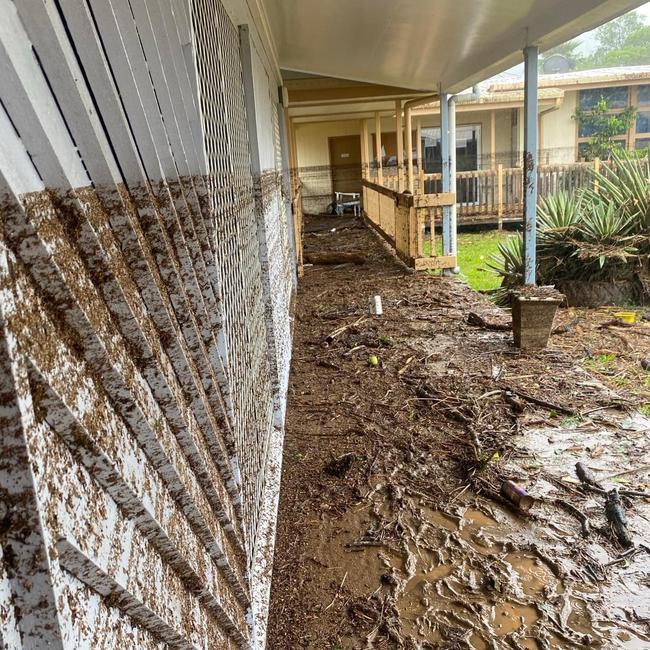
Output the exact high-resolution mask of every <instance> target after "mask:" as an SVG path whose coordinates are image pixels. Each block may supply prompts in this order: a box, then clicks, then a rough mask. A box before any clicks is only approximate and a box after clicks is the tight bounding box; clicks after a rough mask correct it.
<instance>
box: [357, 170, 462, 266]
mask: <svg viewBox="0 0 650 650" xmlns="http://www.w3.org/2000/svg"><path fill="white" fill-rule="evenodd" d="M361 185H362V191H363V214H364V217H365V218H366V220H367V221H368V222H369V223H370V224H371V225H372V226H373V227H374V228H375V229H376V230H377V231H378V232H379V233H380V234H381V235H382V237H384V238H385V239H386V240H387V241H388V242H389V243H390V244H391V246H392V247H393V248H394V249H395V252H396V253H397V255H398V256H399V257H400V258H401V259H402V260H403V261H404V262H405V263H406V264H408V265H409V266H411V267H412V268H414V269H416V270H424V269H447V268H454V267H455V266H456V258H455V257H454V256H443V255H436V241H435V226H436V217H437V216H438V214H439V212H440V211H441V208H443V207H444V206H450V205H453V204H454V203H455V202H456V195H455V194H454V193H453V192H446V193H440V194H416V195H413V194H411V193H410V192H397V191H395V190H393V189H390V188H388V187H385V186H384V185H380V184H378V183H373V182H371V181H369V180H368V179H364V180H363V181H362V183H361Z"/></svg>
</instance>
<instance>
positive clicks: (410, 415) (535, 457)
mask: <svg viewBox="0 0 650 650" xmlns="http://www.w3.org/2000/svg"><path fill="white" fill-rule="evenodd" d="M318 225H319V224H314V223H312V224H308V228H307V230H308V231H309V230H312V232H311V233H309V232H308V233H307V235H306V239H305V244H306V250H313V251H317V250H340V251H345V250H363V251H365V252H366V253H367V256H368V260H367V263H366V264H365V265H364V266H363V267H355V266H352V265H342V266H338V267H336V266H335V267H323V266H312V267H307V268H306V269H305V277H304V278H303V279H302V282H301V285H300V287H299V291H298V300H297V307H296V327H295V348H294V360H293V366H292V377H291V386H290V394H289V405H288V413H287V434H286V442H285V453H284V473H283V481H282V492H281V499H280V516H279V522H278V540H277V546H276V554H275V566H274V577H273V587H272V602H271V619H270V626H269V641H268V647H269V648H272V649H274V650H280V649H282V650H285V649H294V648H319V649H320V648H323V649H332V650H334V649H339V648H340V649H342V648H476V649H482V648H489V649H500V648H515V649H518V648H531V649H532V648H539V649H546V648H578V647H600V648H629V649H633V648H634V649H636V648H650V552H649V550H650V549H648V548H646V547H645V546H644V545H650V500H649V499H645V498H643V497H639V496H630V497H626V496H623V497H622V502H623V505H624V507H625V509H626V514H627V520H628V528H629V532H630V534H631V536H632V539H633V541H634V544H635V545H634V547H633V548H632V549H626V548H624V547H622V546H621V545H620V544H619V542H618V541H617V538H616V536H615V535H614V532H613V531H612V529H611V527H610V525H609V524H608V522H607V519H606V517H605V508H604V506H605V495H604V494H603V493H600V492H598V491H596V490H586V489H583V488H582V487H581V485H580V484H579V481H578V479H577V478H576V475H575V469H574V467H575V463H576V462H578V461H581V462H583V463H585V464H586V465H587V466H588V467H589V468H590V469H591V470H592V471H593V472H594V473H595V474H596V477H597V479H598V481H599V483H600V484H601V485H602V487H603V488H604V489H611V488H613V487H616V486H618V487H619V488H620V489H621V490H622V491H624V490H628V491H639V492H640V491H645V492H649V491H650V470H649V468H648V467H647V465H648V463H650V454H649V453H648V451H649V449H650V421H648V420H645V419H644V418H643V417H642V416H641V415H640V414H639V408H640V407H641V404H643V403H644V402H645V401H646V384H647V383H648V384H650V382H647V381H646V380H647V378H648V377H650V373H648V372H647V371H644V370H642V369H640V368H641V366H640V360H641V359H643V358H645V357H650V336H649V335H650V325H649V324H647V323H644V322H642V323H639V324H638V325H636V326H634V327H633V328H624V327H619V324H618V323H617V322H614V323H613V324H612V323H611V321H612V315H611V313H609V312H608V311H607V310H599V311H587V310H582V311H575V310H574V311H569V310H563V311H561V312H560V314H559V315H558V317H557V319H556V333H555V334H554V335H553V336H552V338H551V342H550V345H549V348H548V349H547V350H545V351H542V352H537V353H534V354H523V353H519V352H518V351H517V350H516V349H514V348H513V346H512V343H511V338H512V334H511V332H509V331H507V329H502V328H501V327H502V326H504V325H507V324H508V322H509V315H508V314H507V313H506V312H503V311H500V310H499V309H497V308H495V307H494V306H493V305H491V303H489V301H487V300H486V299H485V298H484V297H482V296H480V295H478V294H476V293H475V292H473V291H471V290H469V289H468V288H467V287H465V286H464V285H462V284H461V283H459V282H457V281H455V280H454V279H451V278H442V277H434V276H432V275H428V274H417V275H416V274H412V273H410V272H408V271H406V270H405V269H404V267H402V266H400V265H399V264H397V263H396V262H395V260H394V259H393V258H392V257H391V256H390V255H388V253H387V252H386V249H385V248H384V246H383V245H382V244H381V243H380V242H379V241H378V240H377V239H376V237H375V236H374V235H373V234H372V233H371V232H370V231H368V230H367V229H365V228H362V227H359V226H357V227H354V224H351V223H350V222H349V220H348V221H346V222H345V224H343V225H344V226H345V227H344V229H337V230H335V231H334V232H331V231H327V230H326V229H325V228H324V227H323V228H320V227H317V226H318ZM350 226H352V227H350ZM376 294H378V295H381V297H382V301H383V308H384V315H383V316H381V317H375V316H373V315H372V314H371V312H370V301H371V298H372V296H373V295H376ZM470 312H473V313H474V314H476V315H478V316H479V317H480V318H478V319H477V318H470V322H469V323H468V315H469V313H470ZM470 323H473V324H470ZM608 323H609V324H608ZM500 328H501V329H500ZM621 337H623V338H621ZM373 357H376V359H373ZM375 362H376V363H375ZM610 373H611V374H610ZM621 376H623V377H624V378H625V381H621V380H620V377H621ZM620 472H629V473H626V474H623V475H622V476H617V477H614V478H608V477H612V475H614V474H618V473H620ZM504 480H514V481H516V482H517V483H519V484H521V485H522V486H524V487H525V488H526V490H527V491H528V492H529V494H531V495H532V496H534V497H535V498H536V502H535V505H534V506H533V508H532V509H531V511H530V512H529V513H528V514H525V513H522V512H519V511H518V510H517V509H516V508H515V507H513V506H510V505H508V503H507V502H506V501H504V499H503V498H502V497H500V494H499V488H500V485H501V482H502V481H504ZM596 489H597V488H596ZM585 518H586V519H587V520H588V530H585V526H584V521H583V520H584V519H585ZM585 533H588V534H587V536H585ZM626 553H627V554H626Z"/></svg>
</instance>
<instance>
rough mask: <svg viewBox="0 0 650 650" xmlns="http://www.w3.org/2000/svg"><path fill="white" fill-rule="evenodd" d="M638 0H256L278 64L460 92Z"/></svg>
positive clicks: (337, 74)
mask: <svg viewBox="0 0 650 650" xmlns="http://www.w3.org/2000/svg"><path fill="white" fill-rule="evenodd" d="M644 1H645V0H263V2H264V5H265V9H266V13H267V15H268V19H269V23H270V25H271V31H272V33H273V38H274V40H275V43H276V46H277V49H278V54H279V59H280V66H281V67H282V68H286V69H288V70H296V71H300V72H307V73H311V74H319V75H325V76H331V77H340V78H343V79H352V80H356V81H366V82H370V83H378V84H386V85H389V86H401V87H403V88H413V89H417V90H437V89H438V88H439V84H442V88H443V90H445V91H448V92H460V91H462V90H464V89H465V88H468V87H469V86H471V85H472V84H474V83H476V82H478V81H482V80H483V79H486V78H487V77H489V76H491V75H493V74H496V73H498V72H501V71H503V70H506V69H507V68H509V67H511V66H512V65H515V64H516V63H518V62H520V61H521V60H522V54H521V51H522V49H523V47H524V46H525V45H526V44H531V45H539V46H540V47H541V48H542V50H544V49H548V48H550V47H553V46H554V45H557V44H559V43H562V42H564V41H566V40H568V39H570V38H573V37H574V36H577V35H578V34H581V33H582V32H584V31H587V30H589V29H593V28H594V27H597V26H599V25H601V24H602V23H604V22H607V21H608V20H610V19H612V18H615V17H616V16H618V15H620V14H621V13H624V12H625V11H629V10H630V9H634V8H635V7H638V6H640V5H642V4H644Z"/></svg>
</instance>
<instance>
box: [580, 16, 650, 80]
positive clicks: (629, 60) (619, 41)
mask: <svg viewBox="0 0 650 650" xmlns="http://www.w3.org/2000/svg"><path fill="white" fill-rule="evenodd" d="M596 41H597V42H598V47H597V49H596V51H595V52H594V53H593V54H591V55H590V56H587V57H584V58H582V59H581V60H579V61H578V68H580V69H582V70H592V69H593V68H612V67H616V66H622V65H649V64H650V26H647V25H645V23H644V21H643V19H642V17H641V16H640V15H639V14H637V13H636V12H634V11H632V12H630V13H628V14H625V15H623V16H621V17H620V18H616V19H615V20H612V21H611V22H609V23H607V24H606V25H603V26H602V27H599V28H598V29H597V30H596Z"/></svg>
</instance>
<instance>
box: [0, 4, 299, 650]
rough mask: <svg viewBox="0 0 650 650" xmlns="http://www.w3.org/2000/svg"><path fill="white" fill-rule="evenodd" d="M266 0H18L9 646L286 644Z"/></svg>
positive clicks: (279, 326)
mask: <svg viewBox="0 0 650 650" xmlns="http://www.w3.org/2000/svg"><path fill="white" fill-rule="evenodd" d="M247 11H248V9H247V3H245V2H243V0H242V1H241V2H239V1H238V0H228V7H227V8H226V7H224V6H223V5H222V4H221V2H220V1H219V0H193V2H191V3H188V2H185V1H184V0H82V1H80V0H59V2H57V3H52V2H47V3H44V2H43V0H23V1H22V2H20V3H14V2H13V1H12V0H0V215H1V217H2V222H1V227H2V229H1V231H0V400H1V401H0V430H2V437H1V438H0V640H1V643H0V646H2V647H3V648H6V649H7V650H18V649H20V650H32V649H41V648H61V649H64V648H65V649H68V648H69V649H75V650H78V649H86V648H88V649H90V648H92V649H93V650H95V649H102V648H106V649H108V648H111V649H113V648H118V647H119V648H133V649H136V648H138V649H141V648H152V649H153V648H156V649H162V648H166V647H170V648H219V649H221V648H247V647H262V645H263V643H264V630H265V615H266V607H267V602H266V601H267V599H268V580H269V571H268V564H269V562H270V554H271V553H272V540H273V536H274V522H275V515H276V511H275V509H276V508H277V492H278V489H279V480H278V477H279V466H280V463H279V459H280V458H281V447H282V432H283V424H284V405H285V399H286V386H287V378H288V372H289V361H290V351H291V338H290V334H291V332H290V319H289V305H290V301H291V296H292V289H293V278H292V274H293V258H292V252H291V250H290V247H289V237H288V232H287V217H288V215H287V214H286V212H285V201H284V197H283V196H282V171H283V170H282V163H281V161H282V156H281V151H280V130H279V122H278V106H277V85H278V78H277V75H276V72H275V68H274V66H273V65H272V64H271V63H270V61H269V59H268V56H267V54H266V50H264V48H262V47H259V45H254V49H255V67H254V84H253V86H254V94H255V98H254V104H253V106H254V109H252V110H254V113H255V117H256V119H257V120H258V125H259V128H258V130H257V131H251V130H250V125H249V120H248V119H247V117H248V116H247V111H246V106H247V105H249V106H250V97H249V96H248V91H245V84H244V76H245V70H244V68H243V65H242V52H241V49H240V41H239V32H238V27H237V24H238V23H239V22H241V18H242V16H243V17H244V18H246V12H247ZM252 24H254V21H253V22H252ZM251 40H252V42H253V43H254V44H256V43H257V44H259V42H260V38H259V35H258V33H257V32H256V29H255V27H252V28H251ZM249 90H250V89H249ZM251 137H252V140H250V139H249V138H251ZM251 144H254V145H256V146H257V150H258V151H259V152H260V161H261V167H260V168H259V170H258V171H259V173H256V172H255V169H254V168H253V164H252V159H251V151H252V150H253V149H254V147H253V146H251Z"/></svg>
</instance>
